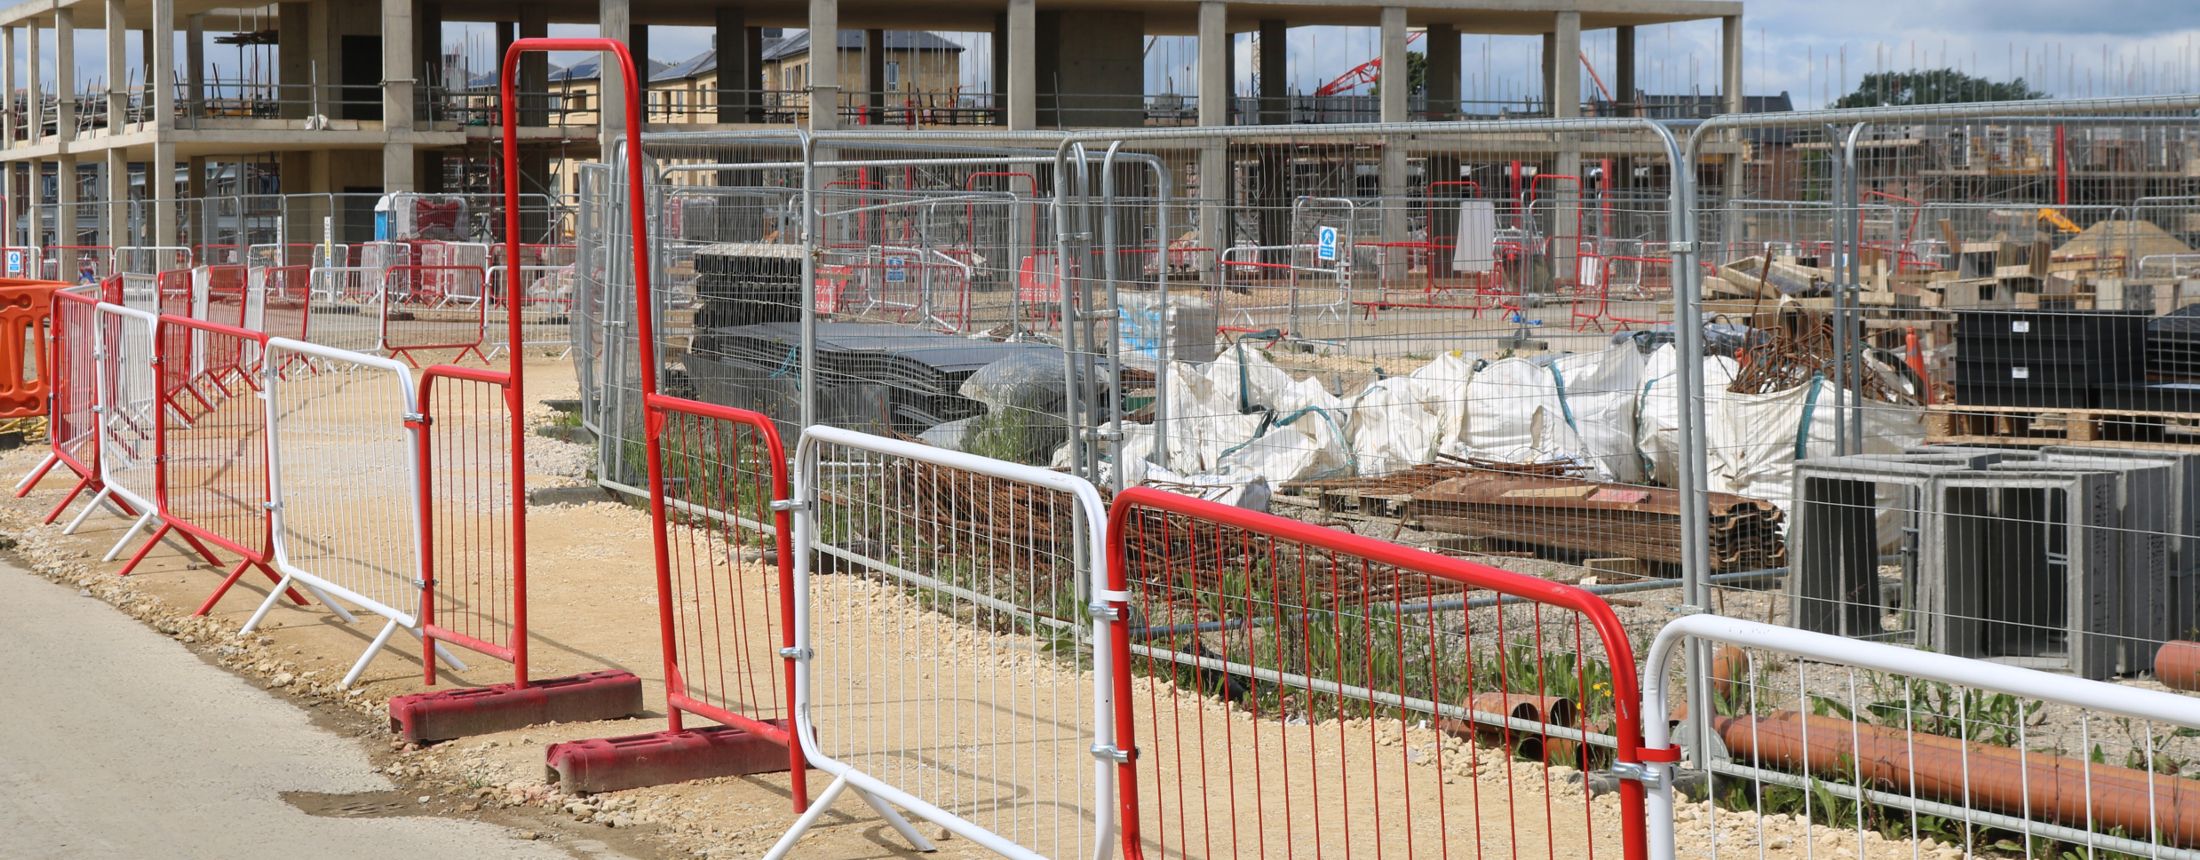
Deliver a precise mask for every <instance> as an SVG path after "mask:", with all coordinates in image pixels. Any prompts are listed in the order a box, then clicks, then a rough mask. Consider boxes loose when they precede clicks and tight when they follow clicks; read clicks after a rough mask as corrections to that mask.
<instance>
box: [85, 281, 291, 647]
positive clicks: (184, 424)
mask: <svg viewBox="0 0 2200 860" xmlns="http://www.w3.org/2000/svg"><path fill="white" fill-rule="evenodd" d="M185 344H191V345H194V346H195V347H196V352H197V354H198V355H201V356H204V357H205V358H204V361H203V362H202V363H201V364H200V366H198V367H192V366H191V365H190V364H189V363H187V362H185V361H181V360H170V356H171V355H172V354H174V353H175V352H177V351H178V350H176V349H175V347H177V346H180V345H185ZM266 344H267V337H266V336H265V335H262V334H259V333H257V332H251V331H246V330H244V329H241V328H237V327H234V326H227V325H221V324H217V323H209V322H204V321H200V320H194V319H190V318H187V317H176V316H168V317H162V318H161V320H160V346H161V348H162V353H163V354H162V360H161V362H160V370H159V376H160V379H161V389H162V391H164V392H178V391H182V390H185V389H189V390H192V391H194V392H197V393H198V395H199V397H197V398H193V399H192V400H189V401H186V400H184V399H182V398H179V397H176V396H173V395H170V396H167V397H166V398H165V400H166V401H167V406H166V408H163V409H160V410H158V414H159V421H158V423H157V425H156V427H155V433H154V437H155V438H154V450H155V451H156V452H157V456H156V458H155V459H156V467H155V471H154V487H155V496H156V499H155V501H157V502H158V510H159V513H160V526H159V528H158V529H157V530H156V531H155V533H154V535H153V539H152V540H149V541H147V542H146V544H145V546H144V548H142V549H140V550H139V551H138V554H137V555H136V556H134V557H132V558H131V559H130V561H129V563H128V564H126V565H125V566H124V567H123V572H125V573H127V572H128V571H129V570H130V569H131V568H132V567H135V566H136V565H137V564H138V563H139V562H140V561H142V560H143V559H144V558H145V555H146V553H147V552H149V551H151V550H152V548H153V547H154V545H156V544H157V543H159V538H160V537H161V535H162V534H164V533H166V532H168V531H170V530H174V531H176V532H179V533H181V534H182V536H183V538H184V540H185V541H186V542H187V543H189V544H191V546H192V547H193V548H194V549H195V550H197V551H198V552H200V553H201V554H202V556H206V557H209V558H211V557H212V553H211V552H209V551H208V550H207V548H206V547H207V545H209V544H210V545H212V546H214V547H218V548H220V549H221V550H223V551H225V552H229V553H233V554H235V555H236V556H237V563H236V564H235V565H234V566H233V567H232V568H231V569H230V571H229V575H228V576H227V577H226V578H224V579H223V580H222V583H221V586H220V587H219V588H216V589H215V590H214V593H213V594H211V595H209V596H208V597H207V599H206V601H205V602H204V603H203V604H201V605H200V606H199V610H198V614H200V615H204V614H206V613H207V612H208V611H209V610H211V609H212V608H213V606H214V604H215V603H216V602H218V601H220V600H221V598H222V595H223V594H225V593H227V592H228V591H229V587H230V586H231V585H233V584H235V583H236V581H237V578H238V577H240V576H243V575H244V573H245V572H246V571H248V570H259V571H261V572H262V573H264V574H266V575H267V578H268V579H270V580H279V579H280V577H279V576H278V575H276V573H275V572H274V569H273V568H271V567H269V566H268V559H269V553H270V551H271V543H272V540H273V538H272V535H271V533H270V530H269V525H268V522H269V520H268V517H269V510H268V504H267V503H268V480H267V409H266V407H265V406H263V405H262V404H261V403H260V396H259V395H260V392H261V390H262V388H261V376H262V370H263V366H262V365H260V364H259V357H260V356H262V355H264V354H265V353H266ZM291 598H292V599H293V600H295V601H297V602H299V603H304V599H303V598H302V597H300V596H298V595H296V594H295V593H294V594H292V595H291Z"/></svg>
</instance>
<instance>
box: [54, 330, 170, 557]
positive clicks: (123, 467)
mask: <svg viewBox="0 0 2200 860" xmlns="http://www.w3.org/2000/svg"><path fill="white" fill-rule="evenodd" d="M94 313H95V319H94V322H93V326H92V330H93V332H94V335H93V343H94V344H95V346H94V347H93V350H94V351H93V357H94V365H95V367H96V371H95V376H96V378H97V383H96V387H97V391H98V395H97V396H98V403H99V406H98V407H97V409H96V412H97V413H98V415H99V477H100V488H99V494H98V495H96V496H94V497H93V498H92V502H91V504H88V505H86V506H85V507H84V510H83V511H82V512H80V513H78V514H77V516H76V519H75V520H72V521H70V523H69V527H68V529H67V530H66V531H67V532H74V531H75V530H76V527H77V526H79V525H81V524H83V522H84V518H85V517H87V516H90V515H91V512H92V511H93V509H95V508H97V507H99V504H100V502H102V501H104V500H106V499H107V498H109V497H112V498H114V499H115V500H117V501H119V502H121V503H123V504H125V505H128V506H129V508H130V509H131V510H134V511H137V512H138V513H137V514H136V517H137V519H136V521H135V522H133V523H131V525H130V528H129V530H128V531H126V532H124V533H123V535H122V538H121V539H120V540H118V541H116V542H115V545H114V546H113V547H112V548H110V549H108V550H107V554H106V555H105V556H104V557H103V558H102V559H101V560H103V561H113V560H114V558H115V556H117V555H119V554H121V552H122V548H123V546H124V545H126V544H128V543H129V542H130V539H131V538H133V537H136V536H137V533H138V531H139V530H141V529H143V528H144V527H145V525H146V524H147V523H149V522H151V521H152V518H153V517H154V516H156V515H157V514H158V513H159V510H158V509H157V508H156V507H155V505H154V503H153V499H154V495H155V492H156V490H157V488H156V487H155V486H154V483H153V479H154V474H155V468H154V458H155V456H156V455H157V454H158V451H157V450H155V442H156V439H155V436H156V434H157V433H158V432H159V431H158V426H159V423H160V420H161V419H160V415H159V413H158V410H160V409H162V408H163V404H162V402H161V401H162V398H161V396H160V395H161V392H160V382H159V380H158V379H157V378H156V376H155V374H154V370H155V368H154V366H153V358H154V356H155V355H156V354H157V349H158V347H157V346H156V344H155V339H156V338H157V337H158V336H159V327H160V319H159V317H156V316H154V315H152V314H149V313H146V312H144V311H140V310H136V309H134V308H126V307H122V306H119V305H111V304H105V303H102V304H99V305H97V306H96V307H95V308H94Z"/></svg>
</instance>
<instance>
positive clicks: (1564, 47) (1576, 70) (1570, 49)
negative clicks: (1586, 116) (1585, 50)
mask: <svg viewBox="0 0 2200 860" xmlns="http://www.w3.org/2000/svg"><path fill="white" fill-rule="evenodd" d="M1552 35H1553V37H1554V43H1553V44H1552V48H1551V50H1552V55H1551V71H1552V74H1551V86H1552V88H1553V90H1555V95H1556V98H1555V99H1554V100H1553V101H1552V102H1551V115H1552V116H1554V117H1559V118H1562V119H1563V118H1566V117H1577V116H1580V115H1581V13H1580V12H1560V13H1558V30H1557V32H1555V33H1553V34H1552Z"/></svg>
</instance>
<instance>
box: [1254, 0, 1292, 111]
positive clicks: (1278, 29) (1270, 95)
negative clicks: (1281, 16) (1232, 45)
mask: <svg viewBox="0 0 2200 860" xmlns="http://www.w3.org/2000/svg"><path fill="white" fill-rule="evenodd" d="M1290 44H1291V28H1290V26H1289V25H1288V24H1286V23H1285V22H1283V21H1280V20H1277V19H1275V18H1263V19H1261V22H1260V56H1259V57H1257V58H1256V62H1258V63H1260V71H1259V75H1260V124H1261V125H1283V124H1285V123H1288V122H1290V121H1291V98H1290V86H1291V51H1290Z"/></svg>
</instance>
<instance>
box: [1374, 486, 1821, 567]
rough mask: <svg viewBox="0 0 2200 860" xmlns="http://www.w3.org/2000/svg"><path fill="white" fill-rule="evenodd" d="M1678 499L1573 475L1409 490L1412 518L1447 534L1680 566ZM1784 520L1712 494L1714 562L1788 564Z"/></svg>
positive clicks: (1759, 503) (1554, 552)
mask: <svg viewBox="0 0 2200 860" xmlns="http://www.w3.org/2000/svg"><path fill="white" fill-rule="evenodd" d="M1680 501H1681V499H1680V493H1679V492H1678V491H1675V490H1669V489H1664V488H1659V487H1641V486H1634V485H1630V484H1608V483H1601V482H1597V481H1587V480H1580V479H1576V478H1564V477H1549V476H1537V475H1519V474H1506V473H1499V472H1477V473H1474V474H1471V475H1468V476H1465V477H1459V478H1451V479H1447V480H1443V481H1439V482H1437V483H1435V484H1431V485H1429V486H1428V487H1426V488H1424V489H1422V490H1419V491H1417V492H1415V493H1414V494H1413V498H1412V501H1411V502H1409V503H1408V506H1407V517H1408V519H1410V520H1412V521H1415V522H1418V523H1419V524H1420V525H1421V527H1422V528H1425V529H1428V530H1431V531H1442V532H1451V533H1454V534H1460V535H1467V536H1472V537H1478V538H1484V539H1488V540H1494V541H1502V542H1505V543H1510V544H1517V545H1521V546H1526V547H1532V548H1535V549H1536V550H1537V552H1538V553H1540V554H1546V555H1550V556H1553V557H1559V558H1573V557H1615V556H1624V557H1631V558H1638V559H1642V560H1643V561H1648V562H1657V563H1664V564H1679V563H1680V560H1681V528H1680ZM1781 522H1782V515H1781V513H1780V509H1779V508H1777V507H1774V506H1773V504H1772V503H1771V502H1767V501H1763V500H1760V499H1751V498H1745V497H1742V496H1736V495H1730V494H1726V493H1713V494H1711V565H1712V567H1713V569H1715V570H1720V571H1740V570H1763V569H1767V568H1774V567H1779V566H1780V565H1782V564H1785V563H1786V556H1787V551H1786V548H1785V544H1784V542H1783V541H1781V539H1780V533H1781Z"/></svg>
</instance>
